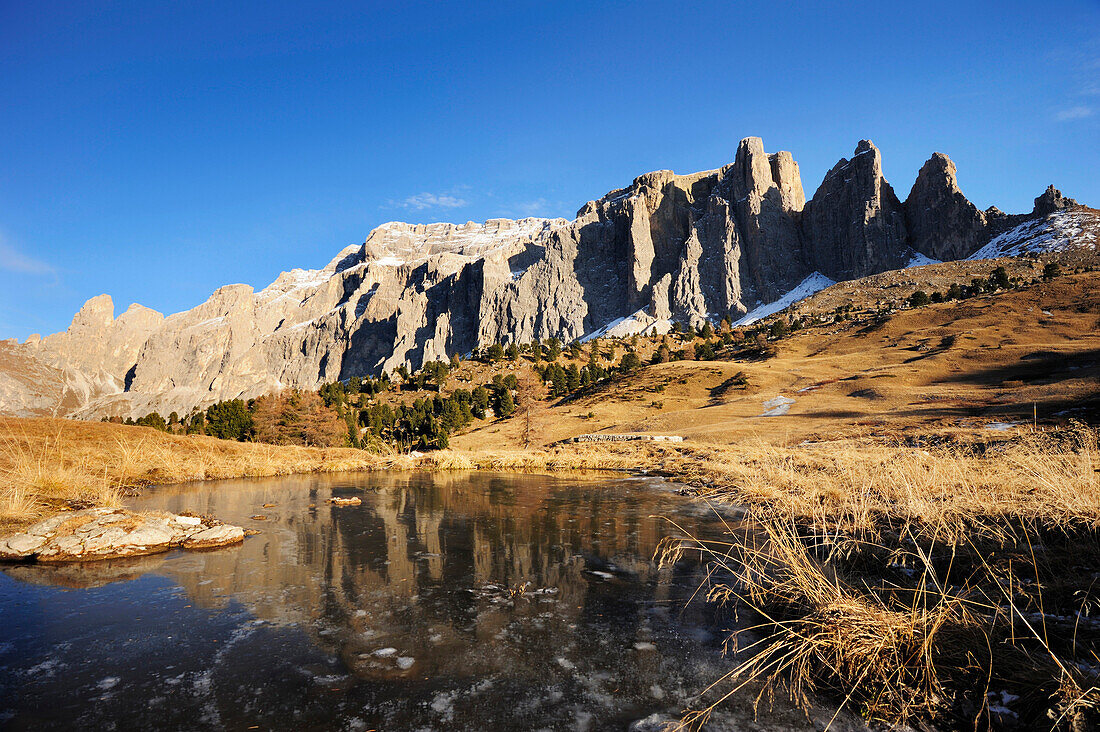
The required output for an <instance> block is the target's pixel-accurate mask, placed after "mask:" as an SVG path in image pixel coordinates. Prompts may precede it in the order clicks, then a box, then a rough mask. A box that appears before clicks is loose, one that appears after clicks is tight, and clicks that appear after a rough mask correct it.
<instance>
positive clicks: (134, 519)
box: [0, 508, 244, 563]
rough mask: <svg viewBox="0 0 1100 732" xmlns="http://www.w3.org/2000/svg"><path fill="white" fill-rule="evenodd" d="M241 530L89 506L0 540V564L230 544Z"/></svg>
mask: <svg viewBox="0 0 1100 732" xmlns="http://www.w3.org/2000/svg"><path fill="white" fill-rule="evenodd" d="M243 539H244V529H242V528H241V527H239V526H230V525H228V524H221V523H216V522H212V521H210V520H204V519H201V518H198V517H193V516H178V515H176V514H172V513H134V512H132V511H126V510H123V509H118V508H89V509H85V510H82V511H72V512H68V513H62V514H58V515H57V516H52V517H50V518H48V519H46V520H44V521H40V522H38V523H37V524H34V525H33V526H31V527H29V528H28V529H26V530H24V531H22V532H20V533H17V534H12V535H11V536H7V537H4V538H3V539H0V561H7V562H27V561H38V562H51V563H53V562H87V561H94V560H101V559H118V558H120V557H133V556H141V555H145V554H156V553H158V552H166V551H168V550H169V549H171V548H173V547H183V548H185V549H209V548H212V547H218V546H226V545H229V544H236V543H238V542H240V541H242V540H243Z"/></svg>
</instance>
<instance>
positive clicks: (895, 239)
mask: <svg viewBox="0 0 1100 732" xmlns="http://www.w3.org/2000/svg"><path fill="white" fill-rule="evenodd" d="M802 233H803V237H804V238H805V241H806V258H807V260H808V261H809V263H810V266H811V267H812V269H815V270H817V271H818V272H821V273H822V274H824V275H826V276H827V277H830V278H832V279H834V280H850V279H854V278H857V277H864V276H866V275H869V274H874V273H876V272H884V271H886V270H889V269H897V268H899V267H902V266H904V265H905V262H906V261H907V259H908V257H907V253H908V250H909V245H908V239H907V237H906V230H905V210H904V209H903V207H902V204H901V201H899V200H898V197H897V196H896V195H894V189H893V188H891V187H890V184H889V183H887V182H886V178H884V177H883V174H882V156H881V154H880V153H879V151H878V148H876V147H875V146H874V144H873V143H872V142H871V141H870V140H860V142H859V145H858V146H856V151H855V154H854V155H853V156H852V159H851V160H847V159H845V158H841V159H840V162H838V163H837V164H836V165H834V166H833V169H832V170H830V171H829V172H828V173H826V174H825V179H824V180H823V181H822V182H821V186H820V187H818V189H817V192H816V193H814V197H813V198H812V199H811V200H810V202H809V203H807V204H806V208H805V210H804V211H803V215H802Z"/></svg>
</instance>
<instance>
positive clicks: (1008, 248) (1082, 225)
mask: <svg viewBox="0 0 1100 732" xmlns="http://www.w3.org/2000/svg"><path fill="white" fill-rule="evenodd" d="M1098 237H1100V214H1098V213H1097V212H1096V211H1094V210H1090V209H1084V208H1078V209H1074V210H1070V211H1056V212H1054V213H1052V214H1051V215H1049V216H1047V217H1046V218H1045V219H1032V220H1031V221H1025V222H1024V223H1022V224H1020V225H1019V226H1016V227H1014V228H1012V229H1009V230H1008V231H1006V232H1004V233H1003V234H1001V235H1000V236H997V237H995V238H994V239H993V241H991V242H989V243H988V244H986V245H985V246H984V247H982V248H981V249H979V250H978V251H976V252H974V253H973V254H971V255H970V256H969V257H967V259H996V258H997V257H1018V256H1019V255H1021V254H1025V253H1027V252H1063V251H1067V250H1069V249H1076V248H1082V249H1084V248H1089V247H1092V248H1095V247H1096V245H1097V243H1098V241H1097V240H1098Z"/></svg>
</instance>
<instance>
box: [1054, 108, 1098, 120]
mask: <svg viewBox="0 0 1100 732" xmlns="http://www.w3.org/2000/svg"><path fill="white" fill-rule="evenodd" d="M1094 114H1096V110H1094V109H1093V108H1092V107H1086V106H1084V105H1079V106H1076V107H1069V108H1068V109H1063V110H1061V111H1060V112H1058V114H1056V115H1054V116H1055V119H1057V120H1058V121H1059V122H1069V121H1070V120H1075V119H1085V118H1086V117H1091V116H1092V115H1094Z"/></svg>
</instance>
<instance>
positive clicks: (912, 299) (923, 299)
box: [909, 290, 932, 308]
mask: <svg viewBox="0 0 1100 732" xmlns="http://www.w3.org/2000/svg"><path fill="white" fill-rule="evenodd" d="M930 302H932V298H930V297H928V293H927V292H925V291H924V290H917V291H916V292H914V293H913V294H912V295H910V296H909V304H910V305H912V306H913V307H915V308H919V307H921V306H923V305H927V304H928V303H930Z"/></svg>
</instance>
